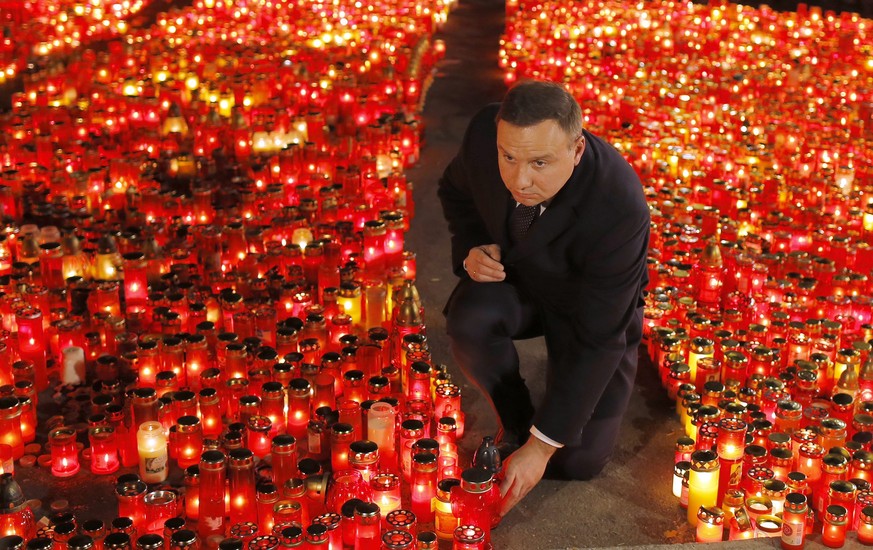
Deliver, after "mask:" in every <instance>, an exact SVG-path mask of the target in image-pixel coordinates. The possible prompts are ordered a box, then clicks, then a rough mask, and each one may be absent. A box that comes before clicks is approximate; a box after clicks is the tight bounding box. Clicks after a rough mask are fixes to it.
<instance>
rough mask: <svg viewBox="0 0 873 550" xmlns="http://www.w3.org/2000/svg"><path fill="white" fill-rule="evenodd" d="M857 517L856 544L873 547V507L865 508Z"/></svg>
mask: <svg viewBox="0 0 873 550" xmlns="http://www.w3.org/2000/svg"><path fill="white" fill-rule="evenodd" d="M858 517H859V518H860V522H859V523H858V542H860V543H861V544H867V545H873V506H865V507H864V508H863V509H862V510H861V513H860V514H859V516H858Z"/></svg>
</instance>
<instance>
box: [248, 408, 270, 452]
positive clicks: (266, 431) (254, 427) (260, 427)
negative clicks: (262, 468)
mask: <svg viewBox="0 0 873 550" xmlns="http://www.w3.org/2000/svg"><path fill="white" fill-rule="evenodd" d="M272 425H273V423H272V422H271V421H270V417H268V416H263V415H259V414H256V415H253V416H251V417H250V418H249V419H248V422H247V428H248V430H247V439H248V447H249V449H251V450H252V452H253V453H254V455H255V456H256V457H258V458H263V457H265V456H267V455H268V454H270V429H271V427H272Z"/></svg>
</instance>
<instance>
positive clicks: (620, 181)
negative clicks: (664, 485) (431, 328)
mask: <svg viewBox="0 0 873 550" xmlns="http://www.w3.org/2000/svg"><path fill="white" fill-rule="evenodd" d="M438 195H439V198H440V201H441V203H442V207H443V213H444V215H445V217H446V219H447V220H448V223H449V231H450V233H451V234H452V261H453V265H454V270H455V273H456V274H457V275H458V276H459V277H460V278H461V280H460V281H459V283H458V285H457V286H456V287H455V290H454V291H453V292H452V295H451V297H450V298H449V301H448V303H447V305H446V309H445V314H446V327H447V332H448V335H449V339H450V342H451V347H452V354H453V356H454V358H455V360H456V361H457V363H458V364H459V365H460V367H461V368H462V370H463V371H464V373H465V374H466V375H467V376H468V378H470V379H471V380H472V381H473V382H475V383H476V384H477V385H478V386H479V388H480V389H481V390H482V391H483V393H484V394H485V395H486V396H488V397H489V398H490V399H491V403H492V404H493V406H494V408H495V409H496V412H497V415H498V417H499V419H500V423H501V433H502V439H503V442H504V443H505V444H511V443H516V444H517V445H520V447H519V448H518V450H516V451H515V452H514V453H512V455H511V456H510V457H509V458H508V459H507V460H506V462H505V465H504V480H503V482H502V485H501V492H502V493H503V494H504V497H503V498H504V501H503V510H502V513H504V514H505V513H506V512H507V511H508V510H509V509H510V508H512V507H513V506H514V505H515V504H516V503H517V502H518V501H519V500H520V499H521V498H522V497H524V495H526V494H527V493H528V492H529V491H530V490H531V489H532V488H533V487H534V486H535V485H536V484H537V483H538V482H539V480H540V479H541V478H542V477H543V475H544V473H548V474H549V475H551V476H553V477H557V478H563V479H589V478H590V477H592V476H594V475H596V474H597V473H599V472H600V471H601V469H602V468H603V467H604V465H605V464H606V462H607V461H608V459H609V457H610V455H611V453H612V449H613V447H614V446H615V442H616V439H617V437H618V430H619V426H620V424H621V417H622V415H623V414H624V412H625V409H626V408H627V404H628V401H629V399H630V395H631V391H632V389H633V383H634V376H635V374H636V367H637V347H638V345H639V343H640V338H641V334H642V304H643V298H642V293H643V289H644V288H645V285H646V283H647V275H646V251H647V245H648V240H649V211H648V207H647V205H646V201H645V197H644V194H643V190H642V185H641V184H640V180H639V178H638V176H637V175H636V173H635V172H634V170H633V168H631V166H630V165H629V164H628V163H627V162H626V161H625V160H624V158H623V157H622V156H621V155H620V154H619V153H618V151H616V150H615V149H614V148H613V147H612V146H610V145H609V144H607V143H606V142H604V141H603V140H601V139H600V138H598V137H596V136H594V135H593V134H591V133H590V132H588V131H586V130H584V129H583V128H582V115H581V110H580V108H579V105H578V104H577V103H576V101H575V99H574V98H573V97H572V96H571V95H570V94H569V93H567V92H566V91H565V90H564V89H563V88H562V87H561V86H559V85H557V84H554V83H550V82H541V81H528V82H522V83H519V84H517V85H515V86H514V87H513V88H512V89H510V90H509V92H508V93H507V94H506V97H505V98H504V100H503V102H502V103H500V104H495V105H490V106H487V107H485V108H484V109H482V110H481V111H480V112H479V113H478V114H477V115H475V116H474V117H473V119H472V121H471V122H470V125H469V127H468V128H467V133H466V135H465V137H464V142H463V145H462V147H461V151H460V152H459V154H458V155H457V156H456V157H455V159H454V160H453V161H452V162H451V163H450V164H449V166H448V167H447V168H446V171H445V173H444V174H443V177H442V179H441V180H440V183H439V190H438ZM531 220H533V221H531ZM536 336H544V339H545V345H546V351H547V354H548V361H547V366H546V372H545V373H544V374H545V376H546V392H545V396H544V398H543V400H542V402H541V403H539V405H538V406H537V407H536V408H534V406H533V404H532V402H531V398H530V394H529V391H528V388H527V386H526V385H525V383H524V380H523V379H522V378H521V376H520V374H519V359H518V354H517V352H516V349H515V345H514V343H513V340H517V339H523V338H531V337H536ZM528 435H531V437H528ZM547 466H548V470H547Z"/></svg>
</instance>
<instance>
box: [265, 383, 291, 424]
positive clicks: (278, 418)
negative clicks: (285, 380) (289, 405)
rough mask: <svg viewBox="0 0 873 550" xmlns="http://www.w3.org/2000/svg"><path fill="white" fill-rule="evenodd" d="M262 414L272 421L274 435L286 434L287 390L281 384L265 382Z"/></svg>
mask: <svg viewBox="0 0 873 550" xmlns="http://www.w3.org/2000/svg"><path fill="white" fill-rule="evenodd" d="M260 413H261V415H262V416H266V417H268V418H269V419H270V422H271V425H272V427H271V428H270V431H271V434H272V435H276V434H279V433H284V432H285V388H284V387H282V383H281V382H265V383H264V384H263V385H262V387H261V411H260Z"/></svg>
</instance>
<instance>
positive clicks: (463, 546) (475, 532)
mask: <svg viewBox="0 0 873 550" xmlns="http://www.w3.org/2000/svg"><path fill="white" fill-rule="evenodd" d="M485 539H486V533H485V530H484V529H482V528H481V527H479V526H478V525H460V526H459V527H458V528H457V529H455V532H454V542H453V543H452V550H485V548H487V546H486V545H487V543H486V541H485Z"/></svg>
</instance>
